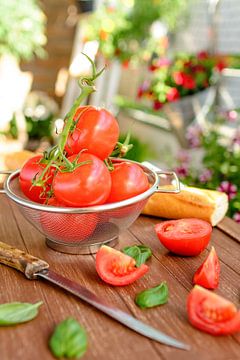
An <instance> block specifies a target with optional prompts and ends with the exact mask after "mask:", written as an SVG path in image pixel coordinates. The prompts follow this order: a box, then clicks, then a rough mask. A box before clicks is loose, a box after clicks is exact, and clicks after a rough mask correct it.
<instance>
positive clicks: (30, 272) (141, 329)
mask: <svg viewBox="0 0 240 360" xmlns="http://www.w3.org/2000/svg"><path fill="white" fill-rule="evenodd" d="M0 263H2V264H5V265H8V266H10V267H13V268H15V269H17V270H19V271H21V272H23V273H24V274H25V276H26V277H27V278H28V279H38V278H40V279H44V280H47V281H50V282H51V283H53V284H54V285H57V286H59V287H61V288H63V289H64V290H67V291H68V292H70V293H71V294H73V295H75V296H77V297H78V298H80V299H81V300H84V301H85V302H87V303H88V304H90V305H92V306H94V307H95V308H97V309H98V310H100V311H102V312H103V313H105V314H106V315H108V316H110V317H111V318H113V319H115V320H117V321H118V322H120V323H121V324H123V325H125V326H126V327H128V328H130V329H132V330H134V331H135V332H137V333H139V334H141V335H143V336H145V337H148V338H149V339H152V340H155V341H158V342H160V343H162V344H165V345H168V346H172V347H175V348H178V349H182V350H189V349H190V346H189V345H187V344H185V343H183V342H181V341H178V340H176V339H174V338H172V337H170V336H168V335H166V334H164V333H163V332H161V331H159V330H157V329H155V328H153V327H152V326H149V325H147V324H145V323H144V322H142V321H140V320H138V319H136V318H135V317H133V316H132V315H130V314H128V313H126V312H124V311H122V310H120V309H118V308H115V307H113V306H111V305H109V304H107V302H105V301H104V300H103V299H101V298H100V297H98V296H97V295H95V294H94V293H93V292H92V291H90V290H88V289H87V288H86V287H84V286H82V285H80V284H78V283H76V282H74V281H72V280H70V279H68V278H66V277H64V276H62V275H61V274H59V273H56V272H54V271H53V270H51V269H49V264H48V263H47V262H45V261H44V260H42V259H39V258H36V257H34V256H32V255H30V254H27V253H25V252H24V251H22V250H19V249H16V248H14V247H12V246H10V245H7V244H5V243H2V242H0Z"/></svg>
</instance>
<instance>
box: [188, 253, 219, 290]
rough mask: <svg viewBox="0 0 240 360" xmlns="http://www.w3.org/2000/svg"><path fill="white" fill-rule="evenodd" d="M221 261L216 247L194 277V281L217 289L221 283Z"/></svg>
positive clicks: (208, 287)
mask: <svg viewBox="0 0 240 360" xmlns="http://www.w3.org/2000/svg"><path fill="white" fill-rule="evenodd" d="M219 276H220V263H219V260H218V257H217V254H216V251H215V249H214V247H213V246H212V249H211V251H210V253H209V255H208V257H207V258H206V260H205V261H204V262H203V264H202V265H201V266H200V267H199V269H198V270H197V271H196V273H195V274H194V277H193V283H194V284H197V285H201V286H203V287H204V288H207V289H216V288H217V287H218V284H219Z"/></svg>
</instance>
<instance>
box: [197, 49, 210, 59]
mask: <svg viewBox="0 0 240 360" xmlns="http://www.w3.org/2000/svg"><path fill="white" fill-rule="evenodd" d="M197 58H198V59H199V60H205V59H208V58H209V54H208V53H207V51H200V52H199V53H198V54H197Z"/></svg>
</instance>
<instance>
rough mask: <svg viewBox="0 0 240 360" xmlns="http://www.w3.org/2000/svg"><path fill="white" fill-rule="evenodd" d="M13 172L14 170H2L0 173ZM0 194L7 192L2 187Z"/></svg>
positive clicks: (8, 173) (7, 173)
mask: <svg viewBox="0 0 240 360" xmlns="http://www.w3.org/2000/svg"><path fill="white" fill-rule="evenodd" d="M10 174H12V170H0V175H10ZM0 194H5V190H4V189H0Z"/></svg>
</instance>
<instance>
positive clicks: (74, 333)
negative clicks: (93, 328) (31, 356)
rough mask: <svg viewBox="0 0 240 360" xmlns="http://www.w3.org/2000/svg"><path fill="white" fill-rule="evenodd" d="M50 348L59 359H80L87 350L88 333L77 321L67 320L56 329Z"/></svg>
mask: <svg viewBox="0 0 240 360" xmlns="http://www.w3.org/2000/svg"><path fill="white" fill-rule="evenodd" d="M49 347H50V349H51V351H52V353H53V354H54V356H56V357H57V358H63V357H67V358H70V359H79V358H80V357H82V356H83V355H84V353H85V352H86V350H87V335H86V332H85V330H84V328H83V327H82V326H81V325H80V324H79V323H78V322H77V321H76V320H75V319H73V318H67V319H66V320H64V321H62V322H61V323H60V324H58V325H57V327H56V328H55V330H54V333H53V335H52V336H51V338H50V341H49Z"/></svg>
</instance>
